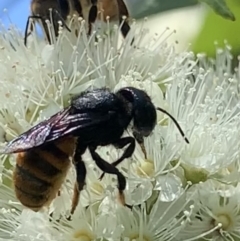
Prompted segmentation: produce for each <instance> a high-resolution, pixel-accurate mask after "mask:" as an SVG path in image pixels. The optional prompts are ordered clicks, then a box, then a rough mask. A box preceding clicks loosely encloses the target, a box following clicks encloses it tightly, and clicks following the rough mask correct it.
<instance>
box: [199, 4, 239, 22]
mask: <svg viewBox="0 0 240 241" xmlns="http://www.w3.org/2000/svg"><path fill="white" fill-rule="evenodd" d="M199 2H205V3H206V4H208V5H209V6H210V7H211V8H212V9H213V10H214V11H215V12H216V13H217V14H219V15H221V16H222V17H224V18H227V19H230V20H232V21H235V16H234V15H233V13H232V12H231V10H230V9H229V8H228V6H227V4H226V2H225V0H199Z"/></svg>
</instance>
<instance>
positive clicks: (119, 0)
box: [24, 0, 130, 45]
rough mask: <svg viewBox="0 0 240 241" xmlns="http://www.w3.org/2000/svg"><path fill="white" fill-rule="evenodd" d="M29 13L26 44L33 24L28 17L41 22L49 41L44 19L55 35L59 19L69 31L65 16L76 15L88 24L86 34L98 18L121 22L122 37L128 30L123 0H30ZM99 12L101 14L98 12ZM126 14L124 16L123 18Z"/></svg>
mask: <svg viewBox="0 0 240 241" xmlns="http://www.w3.org/2000/svg"><path fill="white" fill-rule="evenodd" d="M30 8H31V15H30V16H29V17H28V20H27V24H26V28H25V35H24V44H25V45H27V37H28V36H29V34H30V33H31V32H32V31H33V24H31V25H30V33H29V32H28V30H29V24H30V19H33V21H38V22H40V23H41V25H42V27H43V30H44V33H45V34H46V38H47V40H48V42H49V43H51V42H52V41H51V36H50V33H49V27H48V25H47V23H46V20H49V21H51V22H52V25H53V30H54V33H55V36H56V37H57V36H58V28H59V21H61V22H62V24H63V26H64V27H66V29H67V30H68V31H71V30H70V29H69V27H68V26H67V23H66V21H67V17H68V16H73V15H74V14H75V15H76V16H79V17H82V18H83V19H85V20H86V21H87V24H88V31H87V32H88V35H90V34H91V32H92V24H93V23H94V22H95V21H96V20H97V19H98V20H103V21H107V17H109V21H117V22H118V23H119V24H121V32H122V34H123V36H124V38H125V37H126V36H127V34H128V32H129V31H130V26H129V23H128V18H129V13H128V9H127V7H126V5H125V3H124V1H123V0H32V1H31V7H30ZM100 12H101V14H100ZM124 16H126V18H124Z"/></svg>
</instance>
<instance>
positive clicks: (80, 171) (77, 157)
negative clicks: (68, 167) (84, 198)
mask: <svg viewBox="0 0 240 241" xmlns="http://www.w3.org/2000/svg"><path fill="white" fill-rule="evenodd" d="M86 148H87V147H86V146H82V145H81V142H80V141H77V146H76V151H75V154H74V157H73V163H74V166H75V169H76V178H77V180H76V182H75V185H74V193H73V199H72V207H71V212H70V213H71V215H73V213H74V211H75V209H76V207H77V205H78V202H79V195H80V192H81V191H82V190H83V187H84V185H85V179H86V174H87V170H86V166H85V163H84V162H83V160H82V155H83V154H84V152H85V151H86ZM71 215H70V217H69V218H68V219H71Z"/></svg>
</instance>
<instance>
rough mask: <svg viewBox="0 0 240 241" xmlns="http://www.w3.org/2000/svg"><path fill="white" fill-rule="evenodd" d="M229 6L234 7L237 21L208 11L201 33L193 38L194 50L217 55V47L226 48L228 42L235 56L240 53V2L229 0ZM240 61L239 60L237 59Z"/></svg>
mask: <svg viewBox="0 0 240 241" xmlns="http://www.w3.org/2000/svg"><path fill="white" fill-rule="evenodd" d="M226 2H227V4H228V6H229V7H230V8H231V9H234V14H235V16H236V21H226V20H225V19H224V18H222V17H220V16H219V15H217V14H215V13H214V12H213V11H208V12H207V14H206V15H205V18H204V19H203V23H202V27H201V29H200V30H199V33H198V34H197V35H196V36H195V38H194V39H192V41H191V42H192V48H191V49H192V50H193V51H194V52H195V53H196V54H197V53H202V52H204V53H206V54H207V56H208V57H212V58H215V57H216V48H223V49H224V48H225V47H226V41H227V44H228V45H230V46H231V47H232V49H231V53H232V54H233V55H234V56H235V58H234V61H235V60H236V61H237V56H238V55H240V45H239V43H240V35H239V34H237V33H238V32H239V26H240V4H239V0H227V1H226ZM237 63H238V61H237Z"/></svg>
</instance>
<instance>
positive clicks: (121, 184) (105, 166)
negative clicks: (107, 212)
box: [89, 147, 129, 206]
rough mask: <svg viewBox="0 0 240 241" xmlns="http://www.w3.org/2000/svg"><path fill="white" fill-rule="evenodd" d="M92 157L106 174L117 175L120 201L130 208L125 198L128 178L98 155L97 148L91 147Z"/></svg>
mask: <svg viewBox="0 0 240 241" xmlns="http://www.w3.org/2000/svg"><path fill="white" fill-rule="evenodd" d="M89 150H90V153H91V156H92V158H93V160H94V161H95V163H96V165H97V166H98V167H99V168H100V169H101V170H102V171H103V172H105V173H109V174H115V175H116V176H117V180H118V192H119V201H120V203H121V204H122V205H123V206H129V205H127V204H126V203H125V196H124V193H123V192H124V190H125V188H126V178H125V177H124V176H123V174H122V173H121V172H120V171H119V170H118V169H117V168H116V167H115V166H114V165H112V164H110V163H108V162H106V161H105V160H103V159H102V158H101V157H100V156H99V155H98V153H96V151H95V150H96V148H95V147H89Z"/></svg>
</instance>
